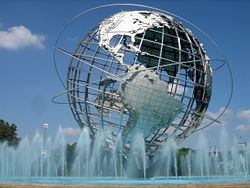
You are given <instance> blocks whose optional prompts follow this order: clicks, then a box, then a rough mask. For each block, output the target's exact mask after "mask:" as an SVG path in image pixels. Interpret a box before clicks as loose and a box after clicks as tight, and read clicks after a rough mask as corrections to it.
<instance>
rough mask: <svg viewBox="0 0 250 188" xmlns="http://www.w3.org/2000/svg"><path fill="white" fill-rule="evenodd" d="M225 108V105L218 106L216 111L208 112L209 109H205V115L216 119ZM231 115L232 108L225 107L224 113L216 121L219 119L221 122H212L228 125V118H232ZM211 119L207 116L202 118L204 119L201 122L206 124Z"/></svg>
mask: <svg viewBox="0 0 250 188" xmlns="http://www.w3.org/2000/svg"><path fill="white" fill-rule="evenodd" d="M224 110H225V107H220V108H219V109H218V111H217V112H210V111H207V113H206V115H207V116H209V117H211V118H213V119H216V118H218V116H219V115H220V114H221V113H222V112H223V111H224ZM232 117H233V112H232V110H230V109H226V111H225V112H224V114H223V115H222V116H221V117H220V118H219V119H218V121H220V122H221V123H216V122H215V123H214V124H215V125H224V126H225V125H228V124H229V122H230V120H231V119H232ZM211 122H212V120H210V119H207V118H204V121H203V124H204V125H207V124H208V123H211Z"/></svg>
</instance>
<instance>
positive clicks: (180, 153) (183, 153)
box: [178, 148, 192, 158]
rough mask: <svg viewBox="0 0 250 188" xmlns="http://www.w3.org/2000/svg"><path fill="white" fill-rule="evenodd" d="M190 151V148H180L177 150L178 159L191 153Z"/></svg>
mask: <svg viewBox="0 0 250 188" xmlns="http://www.w3.org/2000/svg"><path fill="white" fill-rule="evenodd" d="M191 151H192V149H191V148H180V149H179V150H178V158H179V157H181V156H184V157H185V156H186V155H187V154H188V153H189V152H191Z"/></svg>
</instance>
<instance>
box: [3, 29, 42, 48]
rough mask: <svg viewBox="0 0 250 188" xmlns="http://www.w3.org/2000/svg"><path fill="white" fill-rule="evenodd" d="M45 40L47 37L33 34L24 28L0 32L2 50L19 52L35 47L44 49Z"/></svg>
mask: <svg viewBox="0 0 250 188" xmlns="http://www.w3.org/2000/svg"><path fill="white" fill-rule="evenodd" d="M45 38H46V36H45V35H42V34H34V33H31V31H30V30H29V29H28V28H26V27H24V26H14V27H11V28H9V29H8V30H7V31H1V30H0V48H5V49H10V50H17V49H20V48H24V47H29V46H33V47H36V48H40V49H42V48H44V44H43V42H44V40H45Z"/></svg>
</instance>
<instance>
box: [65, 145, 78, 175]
mask: <svg viewBox="0 0 250 188" xmlns="http://www.w3.org/2000/svg"><path fill="white" fill-rule="evenodd" d="M75 150H76V143H73V144H67V147H66V161H67V167H66V170H67V174H70V170H71V168H72V165H73V163H74V160H75Z"/></svg>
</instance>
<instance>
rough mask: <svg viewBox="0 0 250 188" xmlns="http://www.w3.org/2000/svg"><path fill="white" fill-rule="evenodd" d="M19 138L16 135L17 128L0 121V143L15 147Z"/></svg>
mask: <svg viewBox="0 0 250 188" xmlns="http://www.w3.org/2000/svg"><path fill="white" fill-rule="evenodd" d="M20 140H21V138H19V137H18V135H17V126H16V125H15V124H9V123H8V122H7V121H4V120H2V119H1V120H0V142H7V143H8V145H9V146H17V145H18V143H19V142H20Z"/></svg>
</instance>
